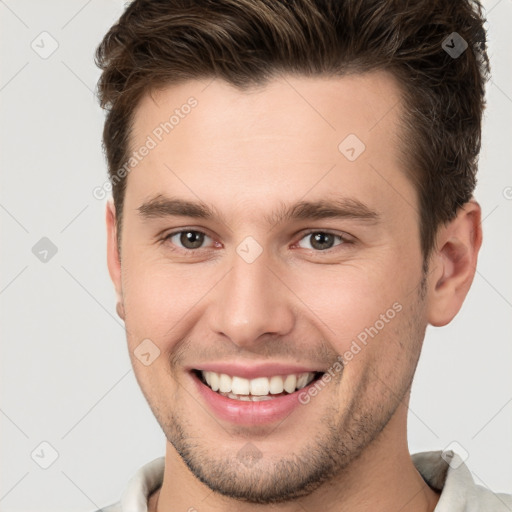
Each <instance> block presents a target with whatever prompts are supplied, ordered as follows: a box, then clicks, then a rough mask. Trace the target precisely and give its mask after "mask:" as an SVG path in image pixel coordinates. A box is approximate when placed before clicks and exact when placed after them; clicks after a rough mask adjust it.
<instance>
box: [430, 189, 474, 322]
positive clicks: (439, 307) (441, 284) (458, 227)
mask: <svg viewBox="0 0 512 512" xmlns="http://www.w3.org/2000/svg"><path fill="white" fill-rule="evenodd" d="M481 215H482V210H481V208H480V205H479V204H478V203H477V202H476V201H475V200H474V199H471V200H470V201H468V202H467V203H466V204H465V205H464V206H462V207H461V208H460V210H459V212H458V214H457V217H456V218H455V219H453V220H452V221H450V222H449V223H448V224H446V225H444V226H442V227H441V228H440V229H439V232H438V234H437V236H436V240H437V245H436V247H437V249H435V250H434V252H433V254H432V256H431V258H430V266H429V268H431V269H433V270H432V273H431V275H430V276H429V289H428V322H429V323H430V324H431V325H433V326H436V327H441V326H443V325H446V324H448V323H449V322H451V321H452V319H453V318H454V317H455V315H456V314H457V313H458V312H459V310H460V308H461V307H462V303H463V302H464V299H465V298H466V295H467V293H468V291H469V288H470V286H471V283H472V282H473V278H474V276H475V271H476V264H477V258H478V251H479V250H480V246H481V245H482V225H481Z"/></svg>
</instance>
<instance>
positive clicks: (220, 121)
mask: <svg viewBox="0 0 512 512" xmlns="http://www.w3.org/2000/svg"><path fill="white" fill-rule="evenodd" d="M401 108H402V102H401V96H400V88H399V86H398V84H397V82H396V80H395V79H394V77H393V76H392V75H390V74H389V73H387V72H382V71H378V72H371V73H365V74H352V75H347V76H342V77H298V76H291V75H283V76H280V77H276V78H274V79H272V80H271V81H269V82H268V83H267V84H265V85H263V86H259V87H253V88H250V89H248V90H240V89H238V88H236V87H234V86H232V85H230V84H228V83H226V82H224V81H223V80H220V79H215V80H211V79H210V80H203V81H188V82H184V83H182V84H179V85H174V86H170V87H166V88H163V89H161V90H159V91H153V92H152V93H151V94H148V95H146V96H145V97H144V98H143V99H142V100H141V101H140V103H139V105H138V106H137V108H136V110H135V113H134V122H133V129H132V133H131V140H130V142H131V148H130V150H131V151H138V150H140V148H142V147H143V146H144V145H146V146H151V149H150V150H149V151H145V153H146V156H144V158H143V159H141V160H140V161H137V162H134V163H135V166H134V167H133V170H132V171H131V172H130V173H129V176H128V187H127V197H128V195H131V196H132V197H133V198H134V199H137V200H138V201H139V203H140V202H141V201H143V200H147V198H148V197H150V196H151V195H155V194H156V193H165V192H166V191H168V190H172V191H173V195H176V192H177V193H178V195H181V196H186V197H188V198H191V199H192V198H193V199H197V198H198V197H199V198H201V199H204V198H206V196H208V197H210V198H212V203H215V200H218V201H221V200H222V199H224V200H225V197H226V195H229V197H231V198H232V200H233V202H235V201H238V202H246V204H247V205H249V204H252V205H253V206H256V205H257V202H258V198H262V197H266V198H268V197H269V196H272V194H274V195H275V197H276V200H277V199H279V200H281V201H282V200H286V196H287V195H290V199H291V196H294V199H297V195H300V194H304V193H307V191H308V190H310V191H311V193H314V192H315V191H316V192H317V193H320V192H321V191H322V190H323V193H325V192H332V191H334V190H336V189H339V188H340V187H342V188H343V190H340V192H341V193H345V192H346V194H344V195H347V196H357V195H358V194H359V196H360V195H361V193H363V192H364V194H365V195H366V198H367V199H369V200H374V201H377V203H378V202H379V201H380V202H381V203H382V202H383V201H386V200H388V201H390V200H393V199H394V200H396V197H394V198H393V196H396V190H395V191H394V192H393V191H392V190H391V189H393V188H396V187H398V188H400V187H402V188H403V187H404V186H405V185H404V183H403V180H404V177H405V174H403V173H402V172H401V169H403V164H402V163H401V162H402V159H401V149H400V144H399V139H398V133H399V129H400V128H399V123H398V119H399V114H400V110H401ZM399 181H401V182H402V183H401V184H400V183H398V182H399ZM384 183H387V186H386V187H385V188H388V189H390V188H391V189H390V190H387V191H386V192H387V195H386V194H383V193H382V192H383V185H384ZM130 185H131V186H130ZM362 187H366V188H365V189H364V188H362ZM134 206H135V205H134Z"/></svg>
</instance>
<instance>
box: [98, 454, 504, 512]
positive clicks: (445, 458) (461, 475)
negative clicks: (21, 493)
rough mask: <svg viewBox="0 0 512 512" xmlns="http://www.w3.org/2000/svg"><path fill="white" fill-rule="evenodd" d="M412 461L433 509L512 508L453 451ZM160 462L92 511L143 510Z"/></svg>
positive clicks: (476, 511)
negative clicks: (433, 496) (435, 498)
mask: <svg viewBox="0 0 512 512" xmlns="http://www.w3.org/2000/svg"><path fill="white" fill-rule="evenodd" d="M412 461H413V463H414V465H415V466H416V469H417V470H418V472H419V473H420V475H421V476H422V477H423V479H424V480H425V482H427V484H428V485H430V487H432V488H433V489H435V490H436V491H440V492H441V497H440V499H439V502H438V504H437V507H436V508H435V512H512V495H509V494H496V493H493V492H491V491H490V490H489V489H486V488H484V487H482V486H480V485H477V484H475V482H474V480H473V477H472V476H471V472H470V471H469V469H468V467H467V466H466V465H465V464H464V462H463V461H462V459H461V458H460V457H459V455H457V454H456V453H454V452H453V451H448V452H441V451H437V452H423V453H416V454H414V455H412ZM164 466H165V457H159V458H157V459H155V460H153V461H151V462H148V463H147V464H145V465H144V466H142V467H141V468H140V469H139V470H138V471H137V472H136V473H135V475H134V476H133V477H132V478H131V479H130V481H129V482H128V485H127V486H126V489H125V491H124V492H123V494H122V496H121V499H120V501H118V502H117V503H114V504H112V505H110V506H108V507H105V508H103V509H101V510H97V511H95V512H147V510H148V508H147V503H148V497H149V496H150V494H151V493H152V492H154V491H155V490H156V489H158V488H159V487H160V486H161V485H162V481H163V476H164Z"/></svg>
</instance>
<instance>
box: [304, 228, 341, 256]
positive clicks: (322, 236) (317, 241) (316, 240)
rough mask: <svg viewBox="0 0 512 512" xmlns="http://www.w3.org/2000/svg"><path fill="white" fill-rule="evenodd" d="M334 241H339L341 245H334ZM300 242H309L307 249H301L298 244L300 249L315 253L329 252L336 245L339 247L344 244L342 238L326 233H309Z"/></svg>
mask: <svg viewBox="0 0 512 512" xmlns="http://www.w3.org/2000/svg"><path fill="white" fill-rule="evenodd" d="M336 239H339V240H341V243H339V244H335V243H334V242H335V240H336ZM302 240H309V241H310V242H309V247H307V246H306V247H303V246H302V245H300V242H299V246H300V247H303V248H304V249H314V250H315V251H325V250H329V249H332V248H333V247H335V246H336V245H341V244H343V243H345V242H346V241H345V239H344V238H343V237H342V236H340V235H335V234H333V233H328V232H326V231H311V232H309V233H307V234H306V236H304V237H303V238H302V239H301V241H302Z"/></svg>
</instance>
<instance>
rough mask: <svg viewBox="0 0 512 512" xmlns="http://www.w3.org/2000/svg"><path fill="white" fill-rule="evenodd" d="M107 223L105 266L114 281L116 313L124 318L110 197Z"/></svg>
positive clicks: (114, 217)
mask: <svg viewBox="0 0 512 512" xmlns="http://www.w3.org/2000/svg"><path fill="white" fill-rule="evenodd" d="M105 214H106V219H105V220H106V224H107V266H108V273H109V274H110V279H112V283H114V287H115V290H116V295H117V307H116V310H117V314H118V315H119V316H120V317H121V318H122V319H123V320H124V305H123V290H122V286H121V258H120V255H119V247H118V245H117V226H116V207H115V206H114V201H113V200H112V198H111V199H109V200H108V202H107V207H106V211H105Z"/></svg>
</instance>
